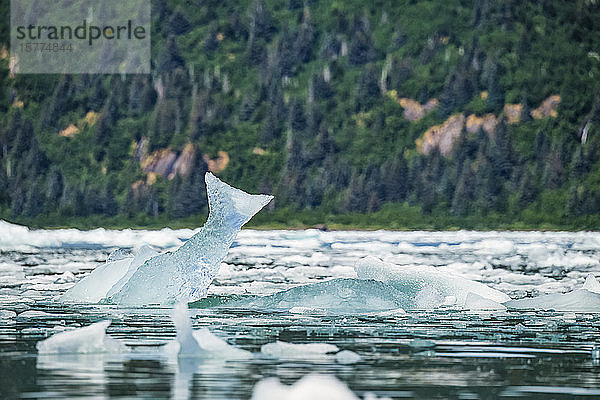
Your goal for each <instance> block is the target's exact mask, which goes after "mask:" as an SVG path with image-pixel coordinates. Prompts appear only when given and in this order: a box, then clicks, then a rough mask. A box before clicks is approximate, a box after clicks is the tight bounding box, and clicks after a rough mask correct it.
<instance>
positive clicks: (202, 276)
mask: <svg viewBox="0 0 600 400" xmlns="http://www.w3.org/2000/svg"><path fill="white" fill-rule="evenodd" d="M205 180H206V188H207V194H208V204H209V210H210V211H209V216H208V220H207V221H206V223H205V224H204V226H203V227H202V229H200V231H199V232H198V233H196V234H195V235H194V236H192V237H191V238H190V239H189V240H188V241H187V242H186V243H185V244H184V245H183V246H181V247H180V248H179V249H177V250H175V251H173V252H167V253H162V254H156V253H155V252H154V251H153V250H151V249H149V248H143V249H141V250H140V252H138V254H137V255H136V256H135V257H133V258H132V257H126V258H121V257H118V258H119V259H116V260H114V261H113V260H110V259H109V261H108V262H107V263H106V264H105V265H103V266H101V267H98V268H97V269H96V270H94V271H93V272H92V273H91V274H90V275H89V276H87V277H86V278H85V279H83V280H82V281H81V282H79V283H78V284H76V285H75V286H74V287H73V288H71V289H70V290H69V291H67V293H65V294H64V295H63V296H62V300H63V301H71V302H73V301H74V302H97V301H99V300H101V299H102V298H104V297H107V302H109V303H116V304H140V305H141V304H169V303H175V302H177V301H181V300H191V301H193V300H197V299H200V298H202V297H204V296H206V293H207V290H208V286H209V285H210V283H211V282H212V280H213V279H214V278H215V276H216V275H217V273H218V271H219V265H220V263H221V261H222V260H223V258H224V257H225V256H226V255H227V251H228V250H229V247H230V246H231V244H232V242H233V240H234V238H235V236H236V235H237V233H238V232H239V231H240V229H241V228H242V226H243V225H244V224H245V223H246V222H248V221H249V220H250V218H252V216H254V214H256V213H257V212H258V211H260V209H262V208H263V207H264V206H265V205H266V204H267V203H268V202H269V201H271V199H272V198H273V197H272V196H267V195H251V194H248V193H245V192H243V191H241V190H239V189H235V188H233V187H231V186H229V185H227V184H225V183H223V182H221V181H220V180H219V179H217V178H216V177H215V176H214V175H212V174H211V173H207V174H206V176H205Z"/></svg>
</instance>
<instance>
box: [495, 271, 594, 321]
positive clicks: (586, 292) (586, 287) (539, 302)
mask: <svg viewBox="0 0 600 400" xmlns="http://www.w3.org/2000/svg"><path fill="white" fill-rule="evenodd" d="M504 305H505V306H506V307H508V308H510V309H515V310H529V309H534V310H555V311H574V312H600V283H598V280H596V278H595V277H594V276H593V275H592V274H589V275H588V276H587V278H586V280H585V283H584V284H583V286H582V288H581V289H575V290H573V291H571V292H568V293H564V294H560V293H554V294H545V295H542V296H537V297H531V298H524V299H518V300H510V301H507V302H505V303H504Z"/></svg>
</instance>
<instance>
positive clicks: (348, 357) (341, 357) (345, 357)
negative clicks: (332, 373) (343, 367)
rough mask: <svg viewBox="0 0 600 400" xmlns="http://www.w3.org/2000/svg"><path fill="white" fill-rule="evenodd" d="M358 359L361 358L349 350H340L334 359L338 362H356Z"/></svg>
mask: <svg viewBox="0 0 600 400" xmlns="http://www.w3.org/2000/svg"><path fill="white" fill-rule="evenodd" d="M360 360H362V358H361V357H360V356H359V355H358V354H356V353H355V352H353V351H350V350H342V351H340V352H339V353H337V354H336V355H335V361H336V362H337V363H338V364H356V363H357V362H359V361H360Z"/></svg>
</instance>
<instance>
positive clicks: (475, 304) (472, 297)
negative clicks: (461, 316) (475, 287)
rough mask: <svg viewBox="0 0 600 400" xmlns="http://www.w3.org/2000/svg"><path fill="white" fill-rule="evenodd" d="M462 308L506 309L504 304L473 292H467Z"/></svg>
mask: <svg viewBox="0 0 600 400" xmlns="http://www.w3.org/2000/svg"><path fill="white" fill-rule="evenodd" d="M463 308H465V309H467V310H506V306H504V305H503V304H500V303H498V302H496V301H494V300H490V299H486V298H485V297H482V296H480V295H478V294H475V293H469V294H468V295H467V298H466V300H465V304H464V306H463Z"/></svg>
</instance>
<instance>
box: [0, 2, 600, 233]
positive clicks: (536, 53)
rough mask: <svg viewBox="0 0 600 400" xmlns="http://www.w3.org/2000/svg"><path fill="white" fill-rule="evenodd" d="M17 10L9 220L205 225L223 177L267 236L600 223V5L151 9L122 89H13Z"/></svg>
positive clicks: (8, 91)
mask: <svg viewBox="0 0 600 400" xmlns="http://www.w3.org/2000/svg"><path fill="white" fill-rule="evenodd" d="M6 3H7V2H3V3H2V5H1V6H0V7H2V10H1V11H2V15H3V16H4V17H3V20H2V26H1V27H0V34H1V36H0V38H1V42H2V45H1V47H2V51H1V54H0V57H1V58H2V59H1V60H0V80H1V84H0V148H1V151H0V218H4V219H9V220H11V221H16V222H24V223H29V224H35V225H40V224H41V225H69V224H75V225H86V224H89V225H102V224H111V225H115V224H122V225H128V224H132V225H163V224H173V223H176V221H180V223H183V224H188V225H197V224H199V222H201V219H202V218H204V216H205V214H206V199H205V196H206V195H205V191H204V180H203V177H204V173H205V172H206V171H207V170H211V171H213V172H215V174H217V175H218V176H219V177H220V178H221V179H223V180H225V181H227V182H228V183H230V184H232V185H234V186H237V187H240V188H242V189H244V190H247V191H251V192H263V193H272V194H274V195H275V196H276V199H275V201H274V202H273V203H272V204H271V208H270V209H269V210H267V212H266V213H263V214H261V215H260V216H259V219H257V220H256V221H257V222H258V223H271V224H281V225H287V226H300V225H303V224H307V225H312V224H317V223H323V224H331V223H338V224H348V225H355V226H365V227H367V226H381V227H388V228H427V227H435V228H448V227H454V226H457V227H477V228H495V227H516V228H519V227H521V228H539V227H567V228H599V227H600V154H599V152H598V150H599V149H598V146H599V143H600V138H599V136H600V85H599V82H600V80H599V79H600V54H599V53H600V25H599V24H598V21H600V5H599V4H598V2H597V1H595V0H577V1H574V0H547V1H524V2H522V1H516V0H509V1H498V2H497V1H491V0H475V1H466V0H462V1H461V0H444V1H439V0H433V1H373V2H364V1H355V0H344V1H317V0H305V1H302V0H286V1H272V0H252V1H244V0H236V1H228V0H219V1H212V0H203V1H194V0H192V1H186V2H183V1H166V0H153V2H152V14H153V31H152V69H153V71H154V72H153V74H152V75H123V76H120V75H23V74H18V73H17V74H14V73H13V72H15V71H12V70H11V67H12V65H11V60H10V56H9V51H8V48H7V47H8V42H9V39H8V38H9V36H8V29H9V26H8V25H9V17H8V15H9V12H8V4H6ZM181 221H183V222H181Z"/></svg>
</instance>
